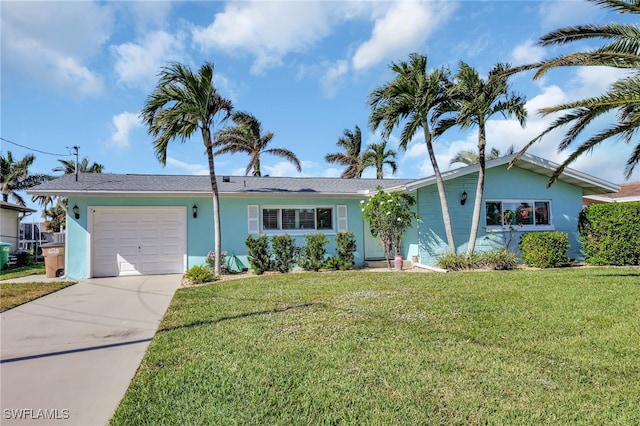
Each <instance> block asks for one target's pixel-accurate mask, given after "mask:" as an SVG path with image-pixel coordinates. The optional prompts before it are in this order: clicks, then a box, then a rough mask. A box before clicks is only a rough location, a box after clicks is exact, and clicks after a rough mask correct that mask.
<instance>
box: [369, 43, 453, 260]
mask: <svg viewBox="0 0 640 426" xmlns="http://www.w3.org/2000/svg"><path fill="white" fill-rule="evenodd" d="M391 70H392V71H393V72H394V73H395V79H394V80H393V81H390V82H387V83H385V84H383V85H381V86H379V87H377V88H376V89H374V90H373V92H371V93H370V94H369V106H370V107H371V110H372V111H371V115H370V117H369V120H370V122H371V127H372V128H373V129H374V130H376V129H377V128H378V127H380V126H381V125H382V127H383V131H382V136H383V138H385V139H386V138H388V137H389V135H390V134H391V132H392V131H393V129H394V128H396V127H398V126H399V125H400V122H401V121H405V123H404V127H403V129H402V133H401V136H400V144H399V147H400V149H402V150H406V149H407V144H408V143H409V142H411V140H412V139H413V136H414V135H415V134H416V132H417V131H418V130H419V129H420V128H422V131H423V133H424V142H425V144H426V145H427V151H428V152H429V159H430V160H431V165H432V166H433V171H434V174H435V177H436V185H437V187H438V195H439V196H440V206H441V208H442V220H443V222H444V228H445V232H446V235H447V242H448V244H449V251H450V252H451V253H455V252H456V245H455V242H454V240H453V230H452V228H451V217H450V215H449V206H448V203H447V195H446V192H445V187H444V181H443V180H442V175H441V174H440V168H439V167H438V162H437V160H436V156H435V152H434V149H433V141H434V140H435V138H436V135H435V134H434V132H433V130H432V129H431V128H430V125H433V124H436V123H437V120H438V117H437V116H436V114H435V112H436V109H437V108H438V107H439V106H441V105H443V104H444V103H446V102H447V99H448V97H447V88H448V86H449V85H450V81H449V71H448V70H446V69H444V68H439V69H436V70H434V71H432V72H431V73H429V72H428V71H427V57H426V56H424V55H421V54H419V53H412V54H411V55H409V61H408V62H405V61H401V62H399V63H397V64H396V63H392V64H391Z"/></svg>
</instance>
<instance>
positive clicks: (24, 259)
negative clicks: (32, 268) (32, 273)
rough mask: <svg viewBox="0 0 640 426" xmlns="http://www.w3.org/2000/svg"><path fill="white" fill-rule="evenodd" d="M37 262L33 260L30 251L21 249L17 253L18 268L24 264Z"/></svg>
mask: <svg viewBox="0 0 640 426" xmlns="http://www.w3.org/2000/svg"><path fill="white" fill-rule="evenodd" d="M33 263H35V261H34V260H33V254H31V253H29V252H28V251H19V252H17V253H16V268H22V267H23V266H29V265H32V264H33Z"/></svg>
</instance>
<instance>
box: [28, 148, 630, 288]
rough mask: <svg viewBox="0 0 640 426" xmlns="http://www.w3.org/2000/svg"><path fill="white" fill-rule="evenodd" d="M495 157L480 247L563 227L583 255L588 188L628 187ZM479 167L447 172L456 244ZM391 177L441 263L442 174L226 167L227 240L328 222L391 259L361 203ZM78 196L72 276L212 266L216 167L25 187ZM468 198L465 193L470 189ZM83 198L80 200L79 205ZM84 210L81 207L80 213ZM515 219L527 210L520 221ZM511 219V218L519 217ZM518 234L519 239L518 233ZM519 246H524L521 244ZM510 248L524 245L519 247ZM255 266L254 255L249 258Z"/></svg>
mask: <svg viewBox="0 0 640 426" xmlns="http://www.w3.org/2000/svg"><path fill="white" fill-rule="evenodd" d="M512 158H513V156H507V157H503V158H499V159H496V160H491V161H489V162H487V179H486V188H485V201H484V204H485V209H484V210H485V211H484V212H483V214H482V219H481V220H482V225H483V227H482V232H480V233H479V235H478V242H477V247H478V249H479V250H483V249H488V248H495V247H500V246H502V245H504V244H505V239H506V240H508V239H509V237H510V236H511V237H515V235H514V233H520V232H531V231H538V230H553V229H555V230H559V231H563V232H567V233H569V235H570V243H571V251H570V256H571V257H573V258H581V251H580V243H579V239H578V235H577V220H578V213H579V212H580V210H581V208H582V197H583V196H584V195H590V194H604V193H607V192H614V191H617V190H619V187H618V186H617V185H615V184H612V183H609V182H605V181H602V180H600V179H597V178H595V177H593V176H589V175H586V174H584V173H580V172H577V171H575V170H571V169H567V170H566V171H565V172H564V173H563V174H562V176H561V177H560V179H559V181H558V182H557V183H555V184H554V185H553V186H552V187H551V188H547V181H548V177H549V176H550V175H551V173H552V172H553V170H555V168H556V167H557V164H554V163H551V162H549V161H546V160H543V159H541V158H538V157H534V156H531V155H525V156H524V157H523V158H522V159H521V160H520V161H519V162H518V163H517V165H516V166H514V167H513V168H511V169H508V168H507V167H508V163H509V161H510V160H511V159H512ZM477 172H478V166H477V165H473V166H468V167H464V168H461V169H456V170H452V171H448V172H445V173H444V174H443V177H444V179H445V180H446V183H447V193H448V197H449V205H450V207H449V208H450V210H451V212H450V213H451V216H452V225H453V230H454V236H455V240H456V243H457V246H458V250H459V251H460V252H462V251H463V250H464V248H465V247H466V244H467V239H468V232H469V229H470V227H471V216H472V211H473V199H474V196H475V187H476V178H477ZM378 185H382V186H383V187H384V188H385V190H388V191H404V192H407V193H409V194H411V195H413V196H414V197H416V199H417V205H416V212H417V213H418V216H419V218H420V219H419V221H417V223H416V224H415V226H414V227H413V228H411V229H409V230H407V232H406V234H405V239H404V242H403V244H404V246H403V255H404V256H405V258H406V257H408V256H412V255H417V256H419V262H420V263H421V264H422V265H425V266H434V265H435V264H436V259H437V257H438V256H439V255H440V254H442V253H444V252H445V251H446V247H447V244H446V241H445V236H444V235H445V232H444V227H443V224H442V217H441V210H440V201H439V199H438V195H437V189H436V185H435V179H434V178H433V177H430V178H425V179H417V180H416V179H382V180H377V179H339V178H285V177H250V176H247V177H237V176H233V177H228V176H224V177H222V176H221V177H219V179H218V186H219V191H220V210H221V212H220V213H221V222H222V249H223V250H225V251H226V252H227V253H229V254H231V253H234V254H236V255H238V256H239V257H240V259H242V260H243V262H244V263H245V265H246V264H247V261H246V246H245V240H246V238H247V236H248V235H257V234H265V235H276V234H284V233H287V234H289V235H292V236H294V237H295V238H296V240H297V244H298V245H302V244H303V243H304V235H306V234H308V233H315V232H322V233H324V234H326V235H327V236H328V237H329V239H330V241H331V242H330V244H329V246H328V253H329V254H334V253H335V238H334V237H335V234H336V233H337V232H339V231H352V232H353V233H354V234H355V239H356V244H357V251H356V255H355V258H356V264H357V266H362V265H363V264H364V262H365V261H366V260H369V259H379V258H381V257H382V250H381V248H380V246H379V245H378V244H377V243H376V242H375V240H374V239H373V238H372V237H371V234H370V232H369V230H368V226H367V225H366V223H365V222H364V221H363V219H362V212H361V210H360V205H359V202H360V201H361V200H363V199H365V198H366V197H367V196H368V195H371V194H373V193H375V191H376V187H377V186H378ZM28 193H29V194H32V195H45V194H46V195H52V196H53V195H57V196H65V197H68V198H69V206H70V208H69V213H68V218H67V237H66V241H67V243H66V244H67V247H66V254H67V255H66V262H67V264H66V267H65V270H66V271H67V274H68V276H69V277H71V278H75V279H80V278H87V277H100V276H114V275H131V274H166V273H182V272H184V271H185V270H186V269H188V268H190V267H191V266H194V265H200V264H203V263H204V261H205V258H206V256H207V253H208V252H209V251H211V250H212V249H213V207H212V201H211V192H210V183H209V177H208V176H169V175H114V174H81V175H79V178H78V180H77V181H76V180H75V176H72V175H65V176H62V177H60V178H58V179H56V180H52V181H49V182H46V183H43V184H42V185H39V186H37V187H35V188H32V189H31V190H29V191H28ZM463 193H466V198H467V201H466V203H465V204H464V205H463V204H462V203H461V197H462V194H463ZM76 207H77V208H76ZM76 212H77V213H76ZM514 217H517V218H519V219H513V218H514ZM510 221H511V222H510ZM514 241H515V240H514ZM513 245H515V244H513ZM513 245H512V248H517V247H513ZM247 266H248V265H247Z"/></svg>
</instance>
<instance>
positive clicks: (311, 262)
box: [298, 232, 329, 271]
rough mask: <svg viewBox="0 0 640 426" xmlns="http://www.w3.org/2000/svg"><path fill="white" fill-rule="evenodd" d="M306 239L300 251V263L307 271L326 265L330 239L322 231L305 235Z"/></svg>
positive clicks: (316, 269)
mask: <svg viewBox="0 0 640 426" xmlns="http://www.w3.org/2000/svg"><path fill="white" fill-rule="evenodd" d="M304 239H305V245H304V247H303V248H302V251H301V253H300V259H299V260H298V264H299V265H300V267H301V268H302V269H304V270H305V271H318V270H319V269H320V268H322V267H323V266H324V263H325V256H326V254H327V249H326V245H327V244H329V239H328V238H327V237H326V236H325V235H324V234H322V233H320V232H318V233H315V234H308V235H305V236H304Z"/></svg>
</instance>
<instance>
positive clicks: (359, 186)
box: [28, 173, 412, 195]
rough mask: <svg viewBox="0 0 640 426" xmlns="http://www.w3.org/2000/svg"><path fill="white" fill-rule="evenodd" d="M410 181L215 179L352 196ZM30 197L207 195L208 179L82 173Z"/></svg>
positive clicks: (262, 188)
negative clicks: (140, 194)
mask: <svg viewBox="0 0 640 426" xmlns="http://www.w3.org/2000/svg"><path fill="white" fill-rule="evenodd" d="M411 181H412V179H382V180H377V179H340V178H316V177H313V178H306V177H296V178H291V177H253V176H229V177H228V179H227V177H226V176H218V177H217V182H218V188H219V192H220V194H256V193H262V194H291V195H307V194H317V195H319V194H325V195H355V194H362V193H363V192H366V191H373V190H375V189H376V187H377V186H378V185H381V186H382V187H384V188H392V187H395V186H399V185H404V184H407V183H409V182H411ZM28 193H29V194H34V195H38V194H53V195H71V194H83V195H89V194H118V193H120V194H127V193H149V194H151V193H153V194H174V195H193V194H210V193H211V184H210V182H209V176H207V175H205V176H193V175H136V174H110V173H81V174H79V175H78V180H77V181H76V179H75V175H64V176H62V177H60V178H57V179H55V180H52V181H49V182H45V183H43V184H41V185H38V186H36V187H34V188H31V189H30V190H29V191H28Z"/></svg>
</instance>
